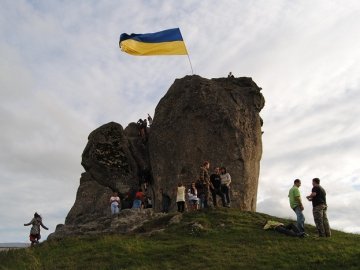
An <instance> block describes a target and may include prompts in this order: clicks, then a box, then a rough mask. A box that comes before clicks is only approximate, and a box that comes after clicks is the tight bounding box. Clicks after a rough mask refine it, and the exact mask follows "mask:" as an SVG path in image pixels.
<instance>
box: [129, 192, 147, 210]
mask: <svg viewBox="0 0 360 270" xmlns="http://www.w3.org/2000/svg"><path fill="white" fill-rule="evenodd" d="M143 202H144V193H143V191H142V189H141V188H139V190H138V191H137V192H136V193H135V200H134V202H133V207H132V208H137V209H141V208H142V207H143V205H144V204H143Z"/></svg>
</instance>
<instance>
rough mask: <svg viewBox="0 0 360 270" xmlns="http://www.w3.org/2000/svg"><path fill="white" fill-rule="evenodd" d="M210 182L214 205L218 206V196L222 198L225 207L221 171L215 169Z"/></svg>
mask: <svg viewBox="0 0 360 270" xmlns="http://www.w3.org/2000/svg"><path fill="white" fill-rule="evenodd" d="M210 182H211V184H212V188H211V189H210V190H211V196H212V199H213V205H214V206H215V207H216V206H217V200H216V195H218V196H220V198H221V202H222V205H223V206H224V207H225V206H226V203H225V195H224V193H222V192H221V177H220V169H219V168H215V170H214V173H213V174H212V175H210Z"/></svg>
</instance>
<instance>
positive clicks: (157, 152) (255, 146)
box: [149, 76, 265, 211]
mask: <svg viewBox="0 0 360 270" xmlns="http://www.w3.org/2000/svg"><path fill="white" fill-rule="evenodd" d="M260 90H261V89H260V88H259V87H258V86H257V85H256V84H255V83H254V82H253V81H252V79H251V78H227V79H225V78H220V79H212V80H208V79H204V78H201V77H199V76H186V77H185V78H183V79H178V80H176V81H175V82H174V84H173V85H172V86H171V87H170V89H169V91H168V92H167V93H166V95H165V96H164V97H163V98H162V99H161V101H160V102H159V104H158V106H157V107H156V111H155V116H154V121H153V124H152V126H151V133H150V138H149V153H150V162H151V167H152V172H153V178H154V179H155V181H154V186H155V187H154V190H155V191H158V190H159V188H163V189H165V190H166V191H168V192H171V190H173V189H174V187H176V185H177V183H178V182H183V183H184V184H186V185H188V184H190V182H191V181H194V180H196V179H197V177H198V175H199V168H200V166H201V164H202V163H203V161H205V160H206V161H209V162H210V164H211V168H213V167H214V166H225V167H226V168H227V170H228V172H229V173H230V175H231V176H232V184H231V198H232V206H233V207H239V208H240V209H242V210H249V211H255V209H256V195H257V187H258V177H259V169H260V159H261V155H262V143H261V135H262V132H261V124H262V123H261V122H262V121H261V118H260V116H259V112H260V110H261V109H262V108H263V106H264V102H265V101H264V98H263V96H262V94H261V93H260ZM157 195H158V196H157V198H159V194H157ZM157 202H158V203H157V205H159V200H157Z"/></svg>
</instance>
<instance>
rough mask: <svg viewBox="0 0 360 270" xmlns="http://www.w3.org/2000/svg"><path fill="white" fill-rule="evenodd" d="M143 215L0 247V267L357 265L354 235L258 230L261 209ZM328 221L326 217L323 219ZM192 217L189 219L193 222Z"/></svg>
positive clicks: (359, 248) (359, 238)
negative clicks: (91, 232) (107, 229)
mask: <svg viewBox="0 0 360 270" xmlns="http://www.w3.org/2000/svg"><path fill="white" fill-rule="evenodd" d="M172 216H173V214H169V215H168V216H165V217H163V218H162V219H160V220H157V221H156V222H150V223H147V224H146V225H145V226H143V227H142V228H141V230H140V231H139V234H136V235H111V236H110V235H107V236H97V237H85V238H84V237H83V238H68V239H65V240H62V241H47V242H45V243H42V244H41V245H39V246H37V247H35V248H27V249H23V250H11V251H8V252H0V269H186V270H199V269H360V235H354V234H348V233H343V232H339V231H333V236H332V237H331V238H317V237H315V235H316V231H315V228H314V227H313V226H306V230H307V232H308V233H309V235H310V236H309V237H306V238H292V237H288V236H285V235H282V234H279V233H277V232H275V231H264V230H263V229H262V226H263V224H264V222H265V221H266V220H268V219H272V220H279V221H282V222H285V223H287V222H288V221H287V220H283V219H279V218H275V217H271V216H268V215H265V214H260V213H252V212H241V211H239V210H236V209H219V210H208V211H199V212H196V213H187V214H184V217H183V219H182V221H181V222H180V223H178V224H173V225H169V226H166V228H165V230H163V231H159V232H156V233H152V234H148V232H149V231H153V230H154V229H155V230H156V229H160V228H162V227H163V226H164V224H167V222H168V220H169V219H170V218H171V217H172ZM330 222H331V220H330ZM194 224H195V225H194Z"/></svg>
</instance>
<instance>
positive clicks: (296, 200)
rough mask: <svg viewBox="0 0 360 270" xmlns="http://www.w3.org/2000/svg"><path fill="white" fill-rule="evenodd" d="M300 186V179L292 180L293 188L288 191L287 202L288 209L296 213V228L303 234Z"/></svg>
mask: <svg viewBox="0 0 360 270" xmlns="http://www.w3.org/2000/svg"><path fill="white" fill-rule="evenodd" d="M300 186H301V181H300V179H295V180H294V186H293V187H292V188H291V189H290V190H289V195H288V197H289V202H290V207H291V209H292V210H294V212H295V213H296V221H297V227H298V229H299V231H300V232H305V227H304V226H305V217H304V214H303V211H304V206H303V204H302V202H301V196H300V190H299V187H300Z"/></svg>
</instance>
